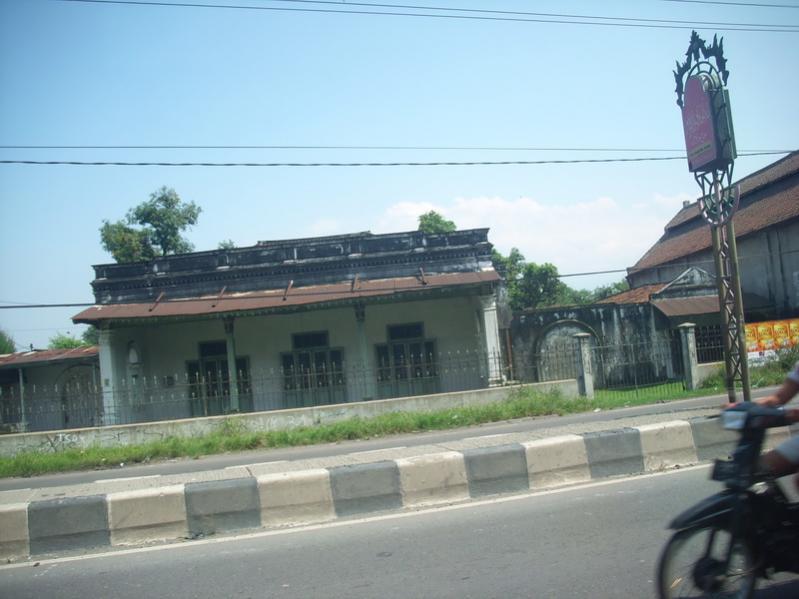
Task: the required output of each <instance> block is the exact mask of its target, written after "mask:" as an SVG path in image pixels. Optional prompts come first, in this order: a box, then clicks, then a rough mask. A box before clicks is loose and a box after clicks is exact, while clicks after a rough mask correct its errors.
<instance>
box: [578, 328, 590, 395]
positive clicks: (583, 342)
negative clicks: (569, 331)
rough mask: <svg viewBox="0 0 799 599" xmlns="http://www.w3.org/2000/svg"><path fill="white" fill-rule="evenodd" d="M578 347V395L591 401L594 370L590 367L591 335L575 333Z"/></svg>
mask: <svg viewBox="0 0 799 599" xmlns="http://www.w3.org/2000/svg"><path fill="white" fill-rule="evenodd" d="M574 337H575V339H577V344H578V346H579V351H578V354H577V355H578V358H579V360H578V364H579V368H580V370H579V374H578V376H577V383H578V386H579V388H580V395H582V396H584V397H587V398H588V399H593V397H594V369H593V368H592V367H591V334H590V333H577V334H576V335H574Z"/></svg>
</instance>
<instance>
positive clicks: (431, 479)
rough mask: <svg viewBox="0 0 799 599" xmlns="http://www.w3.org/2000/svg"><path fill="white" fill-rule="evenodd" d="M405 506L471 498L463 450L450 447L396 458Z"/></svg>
mask: <svg viewBox="0 0 799 599" xmlns="http://www.w3.org/2000/svg"><path fill="white" fill-rule="evenodd" d="M397 466H398V467H399V473H400V486H401V488H402V497H403V504H404V505H405V507H415V506H423V505H434V504H437V503H451V502H454V501H463V500H466V499H469V481H468V479H467V476H466V464H465V462H464V458H463V454H462V453H460V452H457V451H447V452H443V453H434V454H430V455H423V456H416V457H411V458H401V459H398V460H397Z"/></svg>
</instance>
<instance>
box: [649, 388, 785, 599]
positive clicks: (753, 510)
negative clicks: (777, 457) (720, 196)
mask: <svg viewBox="0 0 799 599" xmlns="http://www.w3.org/2000/svg"><path fill="white" fill-rule="evenodd" d="M720 418H721V421H722V423H723V425H724V428H726V429H728V430H737V431H739V432H740V439H739V441H738V443H737V445H736V447H735V450H734V451H733V454H732V459H730V460H716V462H715V463H714V466H713V471H712V474H711V478H712V479H713V480H716V481H719V482H722V483H724V485H725V487H726V488H725V489H724V490H723V491H721V492H719V493H716V494H715V495H712V496H710V497H708V498H706V499H704V500H702V501H700V502H699V503H697V504H696V505H694V506H693V507H691V508H689V509H688V510H686V511H685V512H683V513H682V514H680V515H679V516H677V517H676V518H675V519H674V520H673V521H672V522H671V523H670V524H669V528H670V529H671V530H674V531H676V532H675V533H674V534H673V535H672V537H671V538H670V539H669V541H668V542H667V544H666V546H665V547H664V549H663V552H662V553H661V556H660V560H659V562H658V569H657V586H658V594H659V596H660V598H661V599H672V598H675V597H730V598H732V597H735V598H737V599H747V598H750V597H752V596H753V594H754V591H755V585H756V583H757V580H758V578H770V577H771V576H772V575H773V574H774V573H776V572H794V573H799V503H793V504H792V503H791V502H790V501H789V499H788V497H787V495H786V492H785V491H784V489H783V488H782V487H781V484H780V483H779V482H778V481H777V480H775V479H774V477H772V476H769V475H767V474H765V473H763V472H762V471H761V470H760V469H759V458H760V452H761V450H762V448H763V442H764V440H765V437H766V430H767V429H769V428H773V427H778V426H787V425H788V422H787V420H786V418H785V414H784V412H783V411H782V410H780V409H775V408H766V407H762V406H759V405H757V404H751V403H748V402H747V403H743V404H738V405H736V406H733V407H731V408H729V409H727V410H725V411H724V412H722V414H721V416H720ZM783 482H784V481H783ZM790 484H793V481H790Z"/></svg>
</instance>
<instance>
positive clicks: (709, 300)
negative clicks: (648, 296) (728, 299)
mask: <svg viewBox="0 0 799 599" xmlns="http://www.w3.org/2000/svg"><path fill="white" fill-rule="evenodd" d="M652 305H653V306H655V308H657V309H658V310H660V311H661V312H662V313H663V314H665V315H666V316H669V317H675V316H691V315H694V314H718V311H719V298H718V296H717V295H699V296H695V297H671V298H668V299H662V300H653V301H652Z"/></svg>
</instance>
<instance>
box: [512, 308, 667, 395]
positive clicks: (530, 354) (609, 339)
mask: <svg viewBox="0 0 799 599" xmlns="http://www.w3.org/2000/svg"><path fill="white" fill-rule="evenodd" d="M579 332H583V333H588V334H589V335H591V338H590V345H591V347H592V351H591V354H592V366H593V368H592V370H593V372H594V373H595V374H594V375H595V379H596V380H595V384H596V385H597V386H600V387H601V386H603V385H606V384H616V383H619V382H621V380H622V379H624V378H626V377H628V376H630V375H631V374H634V373H632V372H631V371H632V370H640V371H641V372H640V373H637V374H638V375H639V377H638V380H640V381H643V380H644V379H647V380H648V381H649V382H651V381H652V379H653V378H671V377H673V376H674V375H675V373H676V372H678V371H679V370H680V369H679V367H678V366H676V365H675V364H674V361H673V357H672V355H671V350H670V348H671V345H670V344H671V331H670V328H669V323H668V321H667V319H666V318H665V317H663V316H662V315H661V314H660V313H659V312H657V311H656V310H655V309H654V308H653V307H652V306H651V305H649V304H630V305H614V304H605V305H603V304H598V305H594V306H585V307H571V308H551V309H543V310H536V311H535V312H528V313H522V314H517V315H516V317H515V318H514V319H513V322H512V323H511V338H512V347H513V365H514V372H515V373H516V375H517V378H520V379H521V380H546V379H548V378H551V377H552V375H553V373H560V374H561V375H562V377H561V378H565V377H566V376H576V366H575V358H576V341H575V340H574V338H573V335H574V334H575V333H579ZM643 371H646V372H643ZM644 375H645V376H644Z"/></svg>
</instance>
